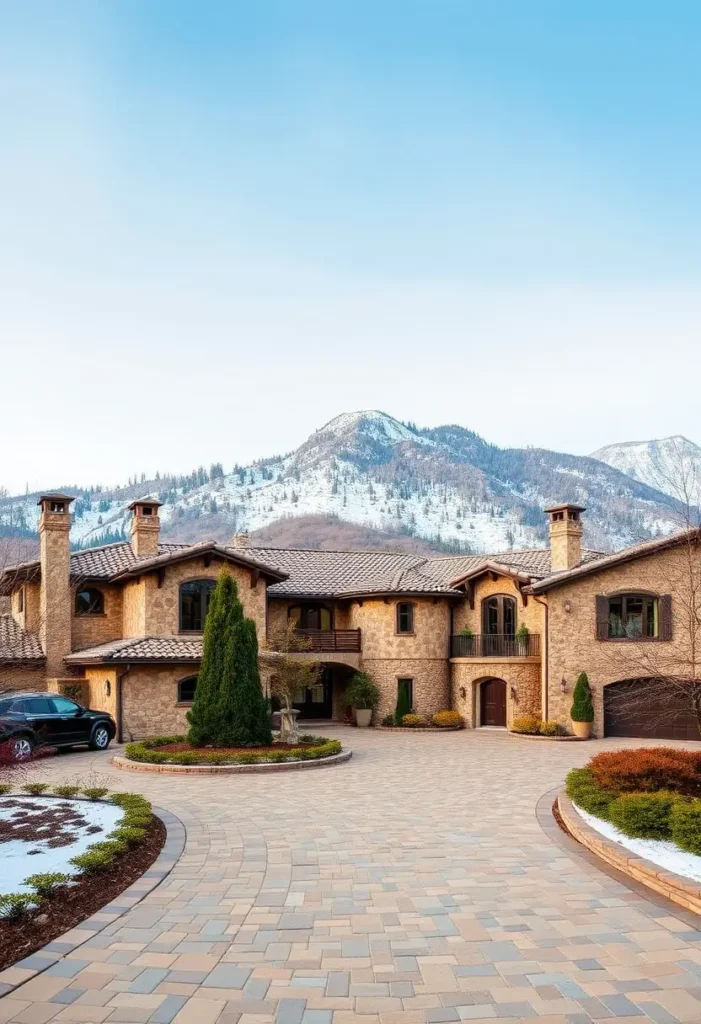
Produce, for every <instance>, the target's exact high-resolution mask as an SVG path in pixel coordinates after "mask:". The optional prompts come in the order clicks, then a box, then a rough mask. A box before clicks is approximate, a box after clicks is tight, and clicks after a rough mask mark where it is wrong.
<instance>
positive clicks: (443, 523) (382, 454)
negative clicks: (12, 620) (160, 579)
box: [0, 410, 676, 552]
mask: <svg viewBox="0 0 701 1024" xmlns="http://www.w3.org/2000/svg"><path fill="white" fill-rule="evenodd" d="M60 483H61V482H60V481H47V484H48V485H49V486H51V485H54V486H55V485H57V484H60ZM68 489H69V490H71V493H77V494H78V500H77V501H76V503H75V506H74V508H75V524H74V527H73V534H72V536H73V539H74V541H75V542H76V543H82V544H86V543H89V544H95V543H99V542H101V541H102V540H111V539H115V538H116V537H117V536H121V535H122V534H127V535H128V520H129V514H128V512H127V506H128V504H129V502H130V501H132V500H133V499H134V498H135V497H137V496H142V495H145V494H149V495H152V496H153V495H156V494H157V495H158V497H159V498H160V500H161V501H162V502H163V503H164V504H163V508H162V509H161V519H162V522H163V528H164V530H163V532H164V534H165V535H166V536H171V537H177V536H178V534H183V533H184V532H187V536H188V539H194V537H195V536H199V537H207V536H212V535H218V536H219V537H222V535H223V536H224V537H226V536H228V535H230V534H232V533H234V532H242V531H252V530H255V529H258V528H260V527H263V526H266V525H267V524H269V523H272V522H274V521H276V520H280V519H283V518H291V517H301V516H319V515H322V516H327V517H337V518H338V519H340V520H346V521H349V522H352V523H357V524H362V525H364V526H369V527H374V528H376V529H381V530H384V531H387V532H393V533H397V532H400V533H404V534H409V535H413V536H416V537H421V538H425V539H427V540H429V541H430V542H431V543H433V544H434V545H446V544H451V545H453V546H455V547H458V546H459V547H460V548H462V549H464V550H471V551H476V552H479V551H490V550H491V551H500V550H505V549H507V548H510V547H516V548H519V547H529V546H533V545H536V544H541V543H543V541H544V539H545V535H546V529H545V517H544V516H543V512H542V509H543V508H544V507H546V506H547V505H548V504H551V503H556V502H560V501H573V502H577V503H578V504H581V505H585V506H586V507H587V509H588V511H587V516H586V541H587V543H588V544H589V545H590V546H596V547H601V548H616V547H620V546H623V545H625V544H628V543H631V542H633V541H635V540H638V539H641V538H645V537H650V536H655V535H657V534H659V533H666V532H668V531H670V530H671V529H673V528H674V526H675V525H676V520H675V517H674V514H673V510H672V507H671V506H672V505H673V502H672V501H671V500H670V498H669V497H667V496H666V495H664V494H662V493H660V491H659V490H655V489H653V488H652V487H650V486H648V485H647V484H646V483H644V482H641V481H639V480H636V479H633V478H632V477H631V476H627V475H624V473H622V472H620V471H619V470H618V469H617V468H614V467H611V466H610V465H607V464H606V463H605V462H603V461H600V460H596V459H593V458H585V457H580V456H573V455H566V454H561V453H557V452H552V451H548V450H546V449H501V448H497V447H496V446H494V445H491V444H489V443H488V442H486V441H485V440H483V439H482V438H481V437H479V436H478V435H477V434H475V433H473V432H472V431H470V430H467V429H465V428H464V427H460V426H454V425H451V426H442V427H435V428H429V429H420V428H418V427H416V426H414V425H413V424H407V423H400V422H399V421H398V420H395V419H393V418H392V417H391V416H388V415H387V414H386V413H383V412H378V411H376V410H372V411H361V412H353V413H344V414H343V415H341V416H338V417H336V418H335V419H333V420H331V421H330V422H329V423H327V424H326V425H325V426H324V427H322V428H321V429H320V430H317V431H315V432H314V433H313V434H312V435H311V436H310V437H309V438H308V439H307V440H306V441H305V442H304V443H303V444H302V445H300V447H299V448H297V449H296V450H295V451H293V452H290V453H289V454H287V455H285V456H280V457H275V458H271V459H263V460H260V461H258V462H255V463H253V464H252V465H249V466H245V467H241V466H236V467H234V470H233V471H231V472H225V471H224V469H223V468H222V467H221V466H212V468H211V470H209V471H207V470H204V469H199V470H197V471H196V472H194V473H193V474H191V475H189V476H187V477H160V478H156V479H154V480H143V481H140V482H138V483H130V485H129V486H127V487H123V488H118V489H116V490H111V491H96V490H95V489H89V490H78V491H76V489H75V488H73V489H71V488H68ZM36 515H37V510H36V495H22V496H21V497H16V498H4V499H0V526H3V527H4V530H5V532H7V531H8V529H15V530H16V531H17V530H19V531H23V530H34V529H36Z"/></svg>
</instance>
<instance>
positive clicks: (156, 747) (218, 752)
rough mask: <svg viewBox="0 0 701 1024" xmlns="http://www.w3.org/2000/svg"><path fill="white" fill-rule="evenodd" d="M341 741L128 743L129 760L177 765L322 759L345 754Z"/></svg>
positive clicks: (158, 739)
mask: <svg viewBox="0 0 701 1024" xmlns="http://www.w3.org/2000/svg"><path fill="white" fill-rule="evenodd" d="M341 749H342V748H341V743H340V742H339V740H329V739H326V738H325V737H324V736H301V737H300V739H299V742H297V743H270V744H266V745H260V746H253V747H248V746H247V747H227V746H214V745H212V746H206V747H194V746H193V745H192V744H191V743H189V742H188V739H187V737H186V736H155V737H153V738H152V739H148V740H141V741H140V742H138V743H128V744H127V746H126V749H125V755H126V758H127V760H129V761H136V762H141V763H145V764H174V765H237V764H239V765H246V764H286V763H288V762H292V761H319V760H322V759H323V758H326V757H333V756H335V755H336V754H340V753H341Z"/></svg>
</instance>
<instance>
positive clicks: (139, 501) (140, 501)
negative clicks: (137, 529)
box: [127, 498, 163, 512]
mask: <svg viewBox="0 0 701 1024" xmlns="http://www.w3.org/2000/svg"><path fill="white" fill-rule="evenodd" d="M162 504H163V502H162V501H159V500H158V498H135V499H134V501H132V503H131V505H127V508H128V509H129V511H130V512H134V511H135V510H136V508H137V506H138V505H153V507H154V508H160V507H161V505H162Z"/></svg>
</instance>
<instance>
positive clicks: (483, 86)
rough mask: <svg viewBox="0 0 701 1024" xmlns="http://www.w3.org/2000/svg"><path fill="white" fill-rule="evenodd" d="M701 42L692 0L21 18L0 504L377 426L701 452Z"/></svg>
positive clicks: (1, 49) (9, 153)
mask: <svg viewBox="0 0 701 1024" xmlns="http://www.w3.org/2000/svg"><path fill="white" fill-rule="evenodd" d="M700 41H701V8H699V6H698V5H697V4H692V3H677V2H670V3H669V4H665V5H663V4H659V3H655V4H652V3H646V2H637V3H632V2H623V0H621V2H616V3H611V2H608V3H601V2H596V0H593V2H591V0H590V2H587V3H567V4H565V3H562V2H558V3H555V2H538V0H529V2H528V3H526V2H499V3H497V2H494V3H484V2H480V3H477V2H470V0H462V2H457V0H456V2H447V0H432V2H428V0H426V2H411V0H404V2H401V3H398V2H393V0H384V2H383V0H375V2H374V3H369V2H363V0H355V2H353V3H345V2H342V0H338V2H334V3H328V2H326V3H317V2H311V0H310V2H304V0H286V2H277V3H274V2H268V0H256V2H255V3H250V2H246V3H243V2H236V0H230V2H228V3H214V2H207V0H203V2H197V3H195V2H194V0H192V2H189V3H183V2H173V0H170V2H149V0H145V2H144V0H139V2H125V0H121V2H112V0H103V2H101V3H99V4H96V3H93V2H90V3H87V2H86V3H81V2H78V0H72V2H71V3H67V4H55V3H50V2H46V3H37V2H33V0H23V2H22V3H21V4H14V5H13V4H5V5H3V6H2V7H0V118H1V119H2V124H3V131H2V136H1V139H2V141H0V156H1V157H2V159H1V160H0V187H1V188H2V196H3V201H2V206H1V208H0V209H1V214H0V217H1V221H2V231H0V303H1V304H2V309H3V311H4V312H3V316H2V317H0V345H2V351H3V358H2V364H0V365H2V366H3V367H4V373H2V376H6V379H7V382H9V388H8V387H5V388H4V389H3V393H4V401H3V405H4V406H5V417H6V422H11V423H12V422H20V421H21V422H23V423H24V429H23V431H22V435H21V436H22V438H23V440H22V441H18V443H17V444H15V445H13V446H12V450H11V451H10V452H7V450H5V451H3V454H2V456H0V484H2V483H5V484H6V485H7V486H9V487H11V488H12V489H15V488H18V487H23V486H24V484H25V482H29V484H30V486H32V487H33V486H44V485H48V484H59V483H67V482H71V481H75V482H90V481H93V480H96V479H98V478H100V479H102V480H111V481H117V480H120V479H122V478H124V477H125V476H127V475H129V474H131V473H133V472H135V471H138V472H140V471H142V470H144V471H146V472H152V471H153V470H155V469H156V468H160V469H161V470H163V469H168V468H169V469H174V470H182V469H188V468H190V466H191V465H193V464H196V463H198V462H209V461H213V460H221V461H223V462H224V463H225V464H226V465H230V464H232V463H233V462H234V461H237V460H238V461H239V462H241V461H244V460H247V459H249V458H253V457H256V456H261V455H265V454H270V453H273V452H276V451H280V450H283V449H287V448H289V447H291V446H292V445H294V444H296V443H299V442H300V441H301V440H303V439H304V437H305V436H306V435H307V434H308V433H309V432H310V431H311V430H312V429H314V428H315V427H318V426H320V425H321V424H322V423H323V422H324V421H325V420H327V419H329V418H331V416H333V415H335V414H336V413H338V412H341V411H344V410H349V409H354V408H364V407H379V408H382V409H385V410H386V411H387V412H390V413H392V414H394V415H396V416H398V417H401V418H407V419H412V420H415V421H417V422H419V423H424V424H435V423H438V422H445V421H456V422H460V423H462V424H464V425H466V426H469V427H471V428H472V429H475V430H478V431H479V432H480V433H482V434H484V435H485V436H487V437H488V438H489V439H490V440H492V441H495V442H497V443H500V444H504V445H525V444H533V445H542V446H546V447H552V448H560V449H563V450H570V451H576V452H581V453H586V452H588V451H591V450H593V449H594V448H596V447H598V446H600V445H601V444H604V443H607V442H611V441H616V440H628V439H636V438H641V437H652V436H662V435H665V434H670V433H676V432H681V433H685V434H687V435H688V436H691V437H692V438H693V439H695V440H697V441H701V423H700V422H699V413H698V411H697V409H698V401H697V399H696V395H697V390H698V387H697V381H698V379H699V373H698V371H699V370H701V365H700V363H701V357H699V354H698V352H699V340H700V338H699V334H700V328H701V298H700V295H699V293H700V292H701V289H699V272H700V270H701V252H700V248H699V239H700V238H701V231H700V229H701V204H700V202H699V199H700V195H699V191H700V186H699V182H701V132H700V131H699V129H700V128H701V125H700V123H699V122H700V121H701V115H700V114H699V110H701V103H700V101H701V88H700V86H701V70H700V68H699V62H698V50H699V43H700ZM682 367H683V369H680V368H682ZM1 372H2V371H0V373H1ZM15 382H17V385H18V386H17V387H15V386H14V383H15ZM28 389H31V392H30V393H32V394H33V395H34V396H36V402H37V404H38V406H39V407H40V408H41V409H46V408H47V407H50V405H51V404H52V402H57V403H58V404H57V411H58V410H60V412H59V413H58V415H56V416H52V429H51V431H50V432H49V436H48V437H47V432H46V429H45V423H44V422H42V416H41V415H27V413H28V407H27V401H26V399H27V391H28ZM495 391H498V392H499V394H500V395H501V396H503V398H505V400H502V401H501V402H500V403H499V406H498V413H497V411H496V406H495V399H494V395H495ZM203 406H204V408H206V410H207V423H208V429H207V428H205V427H204V425H203V421H202V417H201V415H200V410H201V409H202V407H203ZM97 424H99V429H96V425H97ZM86 428H87V429H86Z"/></svg>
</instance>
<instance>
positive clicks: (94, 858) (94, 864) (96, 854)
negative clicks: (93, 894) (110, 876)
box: [69, 850, 114, 875]
mask: <svg viewBox="0 0 701 1024" xmlns="http://www.w3.org/2000/svg"><path fill="white" fill-rule="evenodd" d="M113 860H114V856H113V855H112V854H110V853H107V852H106V851H104V850H86V852H85V853H79V854H78V856H77V857H71V860H70V861H69V863H70V864H72V865H73V866H74V867H76V868H78V870H79V871H82V872H83V873H84V874H86V875H93V874H96V873H97V872H98V871H103V870H104V869H105V868H106V867H108V866H109V865H110V864H111V863H112V861H113Z"/></svg>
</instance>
